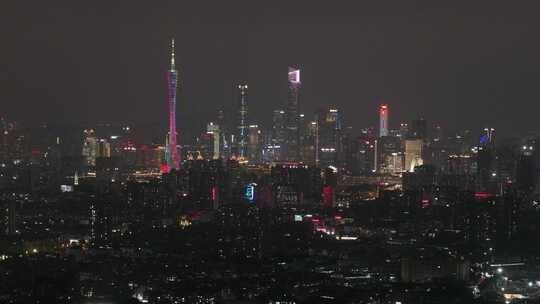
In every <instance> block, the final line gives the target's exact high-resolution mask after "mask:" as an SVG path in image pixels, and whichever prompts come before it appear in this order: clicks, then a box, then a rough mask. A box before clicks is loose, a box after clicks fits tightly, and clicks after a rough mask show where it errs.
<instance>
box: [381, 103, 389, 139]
mask: <svg viewBox="0 0 540 304" xmlns="http://www.w3.org/2000/svg"><path fill="white" fill-rule="evenodd" d="M383 136H388V105H386V104H382V105H381V106H380V107H379V137H383Z"/></svg>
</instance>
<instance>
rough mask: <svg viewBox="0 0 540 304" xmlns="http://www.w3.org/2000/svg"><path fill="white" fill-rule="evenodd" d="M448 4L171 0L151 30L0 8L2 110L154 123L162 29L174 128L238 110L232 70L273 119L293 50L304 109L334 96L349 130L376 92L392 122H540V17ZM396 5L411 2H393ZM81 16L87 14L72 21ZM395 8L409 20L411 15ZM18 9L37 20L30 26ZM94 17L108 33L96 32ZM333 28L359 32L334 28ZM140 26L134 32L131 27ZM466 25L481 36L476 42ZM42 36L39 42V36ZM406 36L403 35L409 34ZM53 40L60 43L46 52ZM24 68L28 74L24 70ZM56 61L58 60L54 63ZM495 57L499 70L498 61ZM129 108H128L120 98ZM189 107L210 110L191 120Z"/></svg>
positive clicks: (108, 18)
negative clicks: (177, 87) (168, 49)
mask: <svg viewBox="0 0 540 304" xmlns="http://www.w3.org/2000/svg"><path fill="white" fill-rule="evenodd" d="M456 5H458V7H459V8H461V9H462V11H463V16H462V18H461V19H458V20H459V22H458V21H456V20H454V18H451V17H453V16H454V15H456V14H457V13H456V12H455V11H454V10H452V9H450V8H439V9H435V8H431V7H421V6H419V7H413V8H402V7H400V5H394V6H391V7H385V6H382V5H376V4H371V5H368V6H367V7H364V8H365V12H364V11H362V12H363V13H360V11H359V10H358V9H354V8H357V7H354V6H352V7H350V8H351V9H350V10H345V9H344V8H343V7H340V8H338V7H336V8H331V9H330V14H329V17H328V18H327V19H324V20H322V21H321V22H320V23H317V19H314V17H313V16H320V15H321V14H322V13H321V12H322V11H323V7H319V6H316V5H315V6H313V7H311V6H310V7H309V8H307V10H308V12H305V13H302V12H301V10H300V5H299V4H295V5H292V6H291V7H290V9H289V10H287V11H286V12H287V13H286V14H279V12H282V11H283V8H280V7H274V8H264V9H263V10H262V11H261V12H258V11H257V9H256V8H255V7H253V6H250V5H246V6H236V5H231V7H230V8H228V7H226V8H224V9H225V12H227V13H230V17H217V16H216V15H215V13H212V12H210V13H205V12H203V10H202V7H200V6H198V5H196V4H190V6H188V7H189V8H193V9H192V10H190V14H191V15H189V18H180V17H181V16H178V18H176V17H177V16H175V15H174V14H173V13H170V12H169V10H168V9H170V10H173V11H174V9H176V8H182V6H176V5H171V6H170V7H169V6H166V7H158V8H155V10H156V16H154V15H152V16H151V17H148V18H149V20H148V21H149V24H150V26H149V27H148V28H147V29H146V28H141V27H140V26H139V25H138V24H134V23H133V20H131V19H129V17H125V18H128V19H126V20H127V21H130V22H128V24H133V27H132V28H129V27H127V26H126V25H123V24H125V22H123V20H124V19H122V18H120V17H119V16H118V14H119V8H114V7H112V8H111V10H110V14H109V15H105V16H102V17H100V18H101V19H102V21H103V22H102V23H100V24H99V25H97V24H95V23H94V22H96V21H95V19H92V18H91V16H96V15H99V12H100V10H99V7H98V8H96V10H88V11H87V10H86V9H84V8H77V9H76V8H71V7H48V6H46V7H43V10H45V11H47V12H49V13H50V15H51V16H54V17H55V20H57V22H59V23H55V22H52V20H49V19H48V18H44V17H40V16H39V15H37V13H35V12H29V16H27V17H24V16H26V15H23V17H21V20H14V19H13V18H11V17H10V16H6V18H4V22H6V25H9V24H12V23H13V24H14V25H15V26H14V31H13V32H12V33H8V35H6V38H7V40H6V49H5V50H3V51H2V53H3V55H4V56H1V58H6V60H5V62H3V63H4V65H5V67H6V69H4V71H3V73H2V76H1V77H0V83H2V84H3V85H4V87H5V88H6V90H3V91H2V93H1V94H2V95H1V97H2V99H3V100H8V102H7V103H6V104H7V105H6V106H5V109H3V110H2V112H4V113H6V114H8V115H10V116H11V117H14V118H15V119H17V120H25V121H28V122H30V123H32V122H37V121H39V122H43V121H46V122H54V121H60V122H70V123H73V122H81V121H84V122H94V121H119V120H122V121H135V122H140V123H155V122H158V121H160V120H159V117H161V116H160V114H161V113H162V111H163V110H164V109H165V107H157V106H155V105H156V104H161V103H160V100H164V98H166V92H163V91H164V90H163V87H164V83H166V80H165V79H164V78H165V76H164V75H163V73H162V71H163V70H164V69H165V66H166V63H167V58H166V57H165V55H164V54H162V53H163V52H162V49H163V47H164V45H165V43H166V41H168V38H169V37H171V36H176V37H177V43H179V44H180V45H181V51H180V52H181V53H179V54H178V58H179V59H178V60H179V62H180V63H181V65H182V67H183V71H182V74H183V75H185V79H183V80H185V90H184V91H183V92H182V94H181V95H182V96H179V98H181V99H182V100H183V101H182V102H179V109H178V113H179V115H181V116H179V117H178V118H179V121H181V122H180V125H179V126H178V128H179V130H185V129H187V128H188V127H189V126H192V125H194V124H198V125H200V127H204V121H208V120H211V119H212V117H213V115H214V112H215V109H216V108H219V107H226V108H227V109H234V105H235V99H234V90H235V83H237V82H238V81H239V80H246V81H247V82H248V83H250V100H251V104H252V107H251V110H250V112H251V114H250V116H252V117H253V119H254V120H255V121H261V122H262V123H263V124H264V125H268V124H269V122H270V119H271V118H270V116H271V114H268V113H271V112H272V111H273V109H274V108H278V107H280V105H281V104H283V103H284V102H286V98H287V97H286V96H287V93H286V90H287V84H286V80H285V79H283V77H282V74H283V73H284V71H286V69H287V65H288V63H290V62H295V63H298V64H300V65H301V66H302V82H303V97H302V99H303V102H302V103H301V108H300V112H302V113H306V114H307V113H312V112H313V111H315V110H316V109H317V108H320V107H324V106H325V105H327V104H336V105H337V106H339V107H340V108H342V109H343V112H344V113H347V115H346V116H349V115H351V114H352V113H354V117H355V119H353V120H351V125H352V126H353V127H354V128H356V129H358V128H360V127H363V126H367V125H374V124H375V123H376V117H373V115H372V114H371V113H373V112H374V111H376V109H377V107H378V105H379V103H380V102H381V100H384V101H385V102H387V103H388V104H389V105H390V106H392V108H393V112H392V113H393V119H392V123H398V122H403V121H410V120H412V119H415V118H416V117H415V115H422V116H425V117H429V120H430V121H432V122H437V123H440V124H442V125H445V126H448V128H452V129H454V128H456V129H457V128H461V127H462V126H463V127H465V128H468V129H479V128H483V127H485V126H486V125H492V126H494V127H495V128H496V129H497V130H500V132H507V133H511V134H512V133H514V132H523V131H528V130H535V129H537V127H536V125H535V124H534V115H533V114H532V113H533V112H534V111H527V113H522V111H520V109H523V108H526V107H527V106H528V101H529V100H534V99H536V98H537V93H536V90H535V89H534V87H535V86H534V83H535V82H536V80H537V79H538V72H537V70H539V69H537V68H536V64H535V63H536V60H535V59H534V58H535V57H534V56H533V54H532V53H533V52H534V50H535V49H537V48H538V46H537V43H538V42H537V39H535V37H536V35H535V32H534V30H533V29H534V28H535V25H536V24H537V22H538V21H537V20H536V19H535V18H534V19H533V18H532V16H530V15H529V13H528V12H529V11H534V10H532V9H531V8H534V7H529V6H526V5H523V6H517V7H513V8H512V9H510V10H506V9H505V8H504V7H503V6H502V5H499V3H498V2H497V3H492V4H491V6H490V9H489V10H486V12H485V14H484V15H482V16H480V17H481V18H474V17H475V14H474V13H475V12H476V11H478V9H480V8H481V6H480V5H479V4H475V5H472V6H466V7H465V6H462V5H459V3H458V4H456ZM38 6H39V5H38ZM345 8H347V7H345ZM234 9H238V10H239V12H233V11H234ZM400 9H405V10H404V11H403V12H402V13H400ZM22 10H23V7H20V6H19V5H17V4H11V5H10V6H9V7H8V10H7V11H9V12H13V14H12V15H13V16H15V15H17V14H16V13H18V12H20V11H22ZM133 10H134V12H135V15H137V14H142V12H143V11H144V7H139V6H136V7H134V8H133ZM178 11H179V14H183V12H181V11H183V10H178ZM85 12H88V14H89V16H88V17H84V16H85V15H86V13H85ZM240 13H241V14H242V15H247V16H251V17H250V19H249V21H250V22H251V21H253V22H255V24H256V26H255V27H253V29H251V30H241V31H238V30H239V29H240V28H242V26H244V25H245V24H244V22H247V21H237V20H236V19H235V18H234V17H235V16H237V15H238V14H240ZM370 14H371V15H370ZM34 15H36V16H34ZM158 15H159V16H160V17H159V18H158ZM76 16H81V18H78V19H76V20H73V19H74V17H76ZM373 16H375V17H373ZM377 16H379V17H380V18H376V17H377ZM401 16H412V17H411V18H412V19H411V20H410V21H408V22H407V21H405V20H403V18H402V17H401ZM497 16H505V17H506V20H507V22H506V23H507V24H509V26H508V27H504V28H503V27H501V25H499V24H498V23H496V22H494V21H493V20H496V17H497ZM34 17H35V18H34ZM117 17H119V18H117ZM27 18H31V19H27ZM238 20H241V19H238ZM63 21H65V22H67V21H73V24H72V27H70V28H65V27H59V26H58V24H61V22H63ZM21 22H27V24H30V25H32V24H36V25H39V27H32V28H33V29H32V30H28V29H27V28H25V27H23V26H22V25H21V24H22V23H21ZM177 22H178V23H177ZM425 22H432V23H433V29H432V30H427V29H426V28H423V27H418V26H416V24H422V23H425ZM25 24H26V23H25ZM370 24H371V25H372V26H370ZM384 24H391V25H393V26H391V25H388V26H386V25H384ZM398 25H399V26H398ZM5 28H6V29H7V28H13V27H10V26H6V27H5ZM93 28H96V30H99V31H100V33H102V35H90V34H91V32H92V31H93ZM290 28H294V29H295V31H297V32H298V34H299V35H294V36H295V37H296V39H297V40H294V39H292V37H291V38H289V37H288V36H287V35H285V33H287V31H288V30H289V29H290ZM465 28H466V29H467V30H465ZM526 29H530V30H526ZM75 31H77V32H78V33H79V35H75ZM330 31H332V32H340V33H342V34H343V35H347V36H350V37H357V39H354V41H352V40H350V39H349V40H348V39H346V40H337V38H334V37H332V36H330V35H329V34H328V33H329V32H330ZM135 32H137V33H139V34H140V35H133V33H135ZM130 33H131V34H130ZM490 33H497V35H491V34H490ZM119 34H123V35H119ZM236 34H239V35H236ZM351 35H352V36H351ZM218 36H219V37H221V38H219V37H218ZM119 37H121V38H119ZM401 37H403V38H401ZM474 37H482V39H481V40H480V41H474V39H473V38H474ZM214 38H216V39H214ZM42 39H47V43H46V44H43V43H41V42H40V40H42ZM404 39H410V41H408V43H404ZM239 42H244V43H239ZM514 44H517V45H516V48H514V49H515V50H514V51H512V52H511V51H510V47H511V46H513V45H514ZM105 45H108V47H107V48H105V47H103V46H105ZM240 45H243V46H246V47H245V48H240V47H239V46H240ZM319 46H320V47H319ZM58 48H62V49H63V50H64V51H62V52H54V50H55V49H58ZM285 49H287V50H288V51H287V52H285V51H284V50H285ZM15 50H22V51H15ZM491 50H502V51H501V52H496V53H493V52H491ZM323 53H324V54H326V55H324V56H323ZM337 54H339V55H340V56H336V55H337ZM485 54H490V56H485ZM400 58H401V59H404V58H407V60H401V59H400ZM446 59H449V60H446ZM30 69H32V70H33V72H32V73H24V72H23V71H28V70H30ZM52 70H57V71H58V73H55V74H54V75H50V71H52ZM495 70H496V71H499V72H498V73H493V71H495ZM106 71H108V72H106ZM121 74H123V76H122V77H120V76H119V75H121ZM336 75H338V76H339V77H336ZM74 76H76V77H74ZM112 79H114V81H112ZM27 100H39V102H36V104H35V107H36V109H37V111H35V112H34V113H30V114H29V115H28V117H24V115H25V114H24V113H25V111H24V108H23V107H21V104H24V103H25V101H27ZM128 105H131V106H128ZM127 107H131V108H133V109H134V110H132V111H123V109H125V108H127ZM104 108H105V110H104ZM488 109H489V111H488ZM38 113H39V114H38ZM349 113H351V114H349ZM417 113H418V114H417ZM194 116H197V117H203V118H204V119H201V120H200V121H199V120H197V121H193V120H192V119H191V118H192V117H194ZM346 120H347V118H346Z"/></svg>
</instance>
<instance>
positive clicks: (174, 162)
mask: <svg viewBox="0 0 540 304" xmlns="http://www.w3.org/2000/svg"><path fill="white" fill-rule="evenodd" d="M174 57H175V53H174V39H172V40H171V62H170V67H169V71H168V72H167V86H168V101H169V134H168V137H167V145H166V146H167V150H166V163H167V165H166V168H165V169H166V170H165V171H167V172H168V171H170V170H172V169H176V170H178V169H179V168H180V155H179V154H178V144H177V133H176V88H177V86H178V70H176V65H175V62H174V60H175V58H174Z"/></svg>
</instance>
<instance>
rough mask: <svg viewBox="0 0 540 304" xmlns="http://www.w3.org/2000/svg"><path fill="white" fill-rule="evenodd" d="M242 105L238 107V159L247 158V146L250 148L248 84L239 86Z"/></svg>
mask: <svg viewBox="0 0 540 304" xmlns="http://www.w3.org/2000/svg"><path fill="white" fill-rule="evenodd" d="M238 91H239V97H240V100H239V101H240V103H239V105H238V126H237V128H238V133H237V136H238V139H237V142H238V151H237V157H239V158H246V157H247V146H248V134H249V126H248V116H247V115H248V104H247V98H248V86H247V84H241V85H238Z"/></svg>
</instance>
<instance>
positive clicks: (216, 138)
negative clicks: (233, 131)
mask: <svg viewBox="0 0 540 304" xmlns="http://www.w3.org/2000/svg"><path fill="white" fill-rule="evenodd" d="M206 133H208V134H212V138H213V148H212V150H213V156H212V158H213V159H218V158H219V156H220V154H221V151H220V148H221V144H220V139H221V132H220V129H219V125H216V124H215V123H213V122H209V123H208V125H207V126H206Z"/></svg>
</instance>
